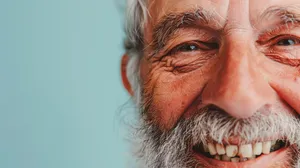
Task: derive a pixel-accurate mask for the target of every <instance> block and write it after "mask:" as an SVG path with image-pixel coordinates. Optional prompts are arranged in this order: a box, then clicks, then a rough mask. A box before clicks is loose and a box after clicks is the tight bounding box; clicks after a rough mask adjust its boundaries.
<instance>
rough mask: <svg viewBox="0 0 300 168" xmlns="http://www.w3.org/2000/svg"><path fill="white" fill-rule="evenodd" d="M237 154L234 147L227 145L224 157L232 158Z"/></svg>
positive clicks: (236, 148)
mask: <svg viewBox="0 0 300 168" xmlns="http://www.w3.org/2000/svg"><path fill="white" fill-rule="evenodd" d="M237 153H238V147H237V146H236V145H227V146H226V155H227V156H228V157H234V156H236V155H237Z"/></svg>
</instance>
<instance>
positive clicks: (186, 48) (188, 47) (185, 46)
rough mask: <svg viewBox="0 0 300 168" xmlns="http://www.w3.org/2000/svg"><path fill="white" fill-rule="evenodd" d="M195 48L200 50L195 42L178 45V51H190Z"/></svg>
mask: <svg viewBox="0 0 300 168" xmlns="http://www.w3.org/2000/svg"><path fill="white" fill-rule="evenodd" d="M195 50H199V47H198V46H197V45H194V44H183V45H181V46H178V48H177V51H182V52H189V51H195Z"/></svg>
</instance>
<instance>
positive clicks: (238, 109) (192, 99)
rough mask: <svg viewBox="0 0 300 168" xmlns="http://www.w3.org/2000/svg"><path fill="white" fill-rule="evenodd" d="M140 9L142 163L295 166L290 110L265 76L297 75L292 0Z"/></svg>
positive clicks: (299, 7) (297, 27) (160, 0)
mask: <svg viewBox="0 0 300 168" xmlns="http://www.w3.org/2000/svg"><path fill="white" fill-rule="evenodd" d="M148 10H149V15H150V17H148V22H147V24H146V25H145V30H144V44H145V45H144V47H145V49H144V53H143V57H142V59H141V61H140V86H141V90H142V93H141V95H142V100H141V101H142V107H141V109H142V113H143V115H144V117H145V120H146V121H145V126H144V129H143V130H144V131H143V134H146V135H145V137H146V139H145V142H147V143H148V144H147V143H145V144H144V147H143V149H142V152H145V153H144V155H145V156H144V157H147V158H146V160H147V161H146V162H147V163H148V164H149V165H150V164H151V165H152V166H154V167H155V166H158V167H197V166H198V167H249V168H250V167H255V168H257V167H262V168H267V167H292V165H296V164H297V161H298V157H297V153H298V152H299V149H298V147H297V143H299V134H298V133H297V132H300V130H299V128H300V127H299V114H297V113H296V112H295V110H294V109H293V108H292V107H291V106H289V104H287V103H286V102H285V100H284V99H282V97H281V96H280V95H279V94H278V93H277V92H276V91H275V89H274V88H273V87H272V82H273V81H280V80H282V79H286V78H289V79H291V80H294V79H296V78H297V77H299V76H300V68H299V67H300V66H299V65H300V2H299V0H251V1H250V0H150V1H149V2H148ZM144 159H145V158H144ZM235 162H239V163H235Z"/></svg>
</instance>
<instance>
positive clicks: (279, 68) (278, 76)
mask: <svg viewBox="0 0 300 168" xmlns="http://www.w3.org/2000/svg"><path fill="white" fill-rule="evenodd" d="M265 59H266V60H264V61H261V64H260V65H259V66H260V68H261V69H262V70H263V71H264V73H265V74H266V75H267V76H268V78H272V80H282V79H287V78H290V79H294V78H295V77H299V76H300V67H292V66H289V65H285V64H281V63H278V62H275V61H270V60H269V59H268V58H265Z"/></svg>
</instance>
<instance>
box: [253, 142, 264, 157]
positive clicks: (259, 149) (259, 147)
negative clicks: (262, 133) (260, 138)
mask: <svg viewBox="0 0 300 168" xmlns="http://www.w3.org/2000/svg"><path fill="white" fill-rule="evenodd" d="M261 153H262V142H258V143H255V144H254V145H253V154H254V155H260V154H261Z"/></svg>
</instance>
